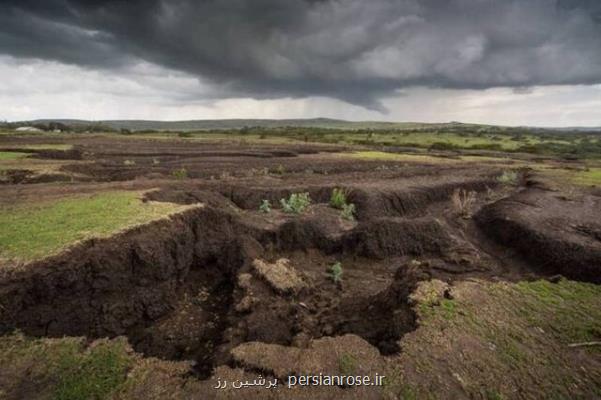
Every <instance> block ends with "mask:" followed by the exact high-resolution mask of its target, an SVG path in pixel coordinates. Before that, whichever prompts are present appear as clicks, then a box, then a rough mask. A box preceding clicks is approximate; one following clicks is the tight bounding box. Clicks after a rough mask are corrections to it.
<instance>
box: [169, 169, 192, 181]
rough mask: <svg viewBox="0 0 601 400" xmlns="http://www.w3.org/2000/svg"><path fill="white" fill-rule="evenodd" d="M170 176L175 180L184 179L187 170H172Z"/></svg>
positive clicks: (186, 175)
mask: <svg viewBox="0 0 601 400" xmlns="http://www.w3.org/2000/svg"><path fill="white" fill-rule="evenodd" d="M171 176H172V177H174V178H175V179H186V178H187V177H188V170H187V169H185V168H179V169H174V170H173V171H171Z"/></svg>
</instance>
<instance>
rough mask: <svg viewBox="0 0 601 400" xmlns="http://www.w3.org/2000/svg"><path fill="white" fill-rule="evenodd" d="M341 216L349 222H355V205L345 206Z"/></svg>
mask: <svg viewBox="0 0 601 400" xmlns="http://www.w3.org/2000/svg"><path fill="white" fill-rule="evenodd" d="M340 216H341V217H342V218H343V219H346V220H347V221H354V220H355V205H354V204H353V203H350V204H343V205H342V211H341V212H340Z"/></svg>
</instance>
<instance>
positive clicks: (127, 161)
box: [123, 160, 136, 166]
mask: <svg viewBox="0 0 601 400" xmlns="http://www.w3.org/2000/svg"><path fill="white" fill-rule="evenodd" d="M123 165H126V166H130V165H136V162H135V161H134V160H125V161H123Z"/></svg>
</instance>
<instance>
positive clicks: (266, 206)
mask: <svg viewBox="0 0 601 400" xmlns="http://www.w3.org/2000/svg"><path fill="white" fill-rule="evenodd" d="M259 211H261V212H262V213H265V214H268V213H270V212H271V203H270V202H269V200H263V201H262V202H261V205H260V206H259Z"/></svg>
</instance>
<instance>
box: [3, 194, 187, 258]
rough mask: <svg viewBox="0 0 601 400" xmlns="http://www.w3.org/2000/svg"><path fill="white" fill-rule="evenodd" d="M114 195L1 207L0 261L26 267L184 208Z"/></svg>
mask: <svg viewBox="0 0 601 400" xmlns="http://www.w3.org/2000/svg"><path fill="white" fill-rule="evenodd" d="M141 196H142V193H141V192H128V191H115V192H104V193H98V194H94V195H87V196H76V197H67V198H63V199H60V200H57V201H53V202H42V203H34V204H27V205H17V206H10V207H2V208H0V225H1V226H2V227H3V229H2V230H1V231H0V260H5V261H8V262H27V261H31V260H33V259H36V258H40V257H45V256H48V255H51V254H55V253H57V252H59V251H60V250H61V249H63V248H64V247H66V246H68V245H70V244H73V243H75V242H77V241H80V240H83V239H87V238H90V237H104V236H109V235H111V234H114V233H115V232H117V231H120V230H122V229H125V228H128V227H131V226H134V225H138V224H143V223H146V222H148V221H151V220H154V219H158V218H161V217H164V216H166V215H169V214H172V213H175V212H179V211H182V210H184V209H186V208H189V206H181V205H176V204H171V203H159V202H142V200H141Z"/></svg>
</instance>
